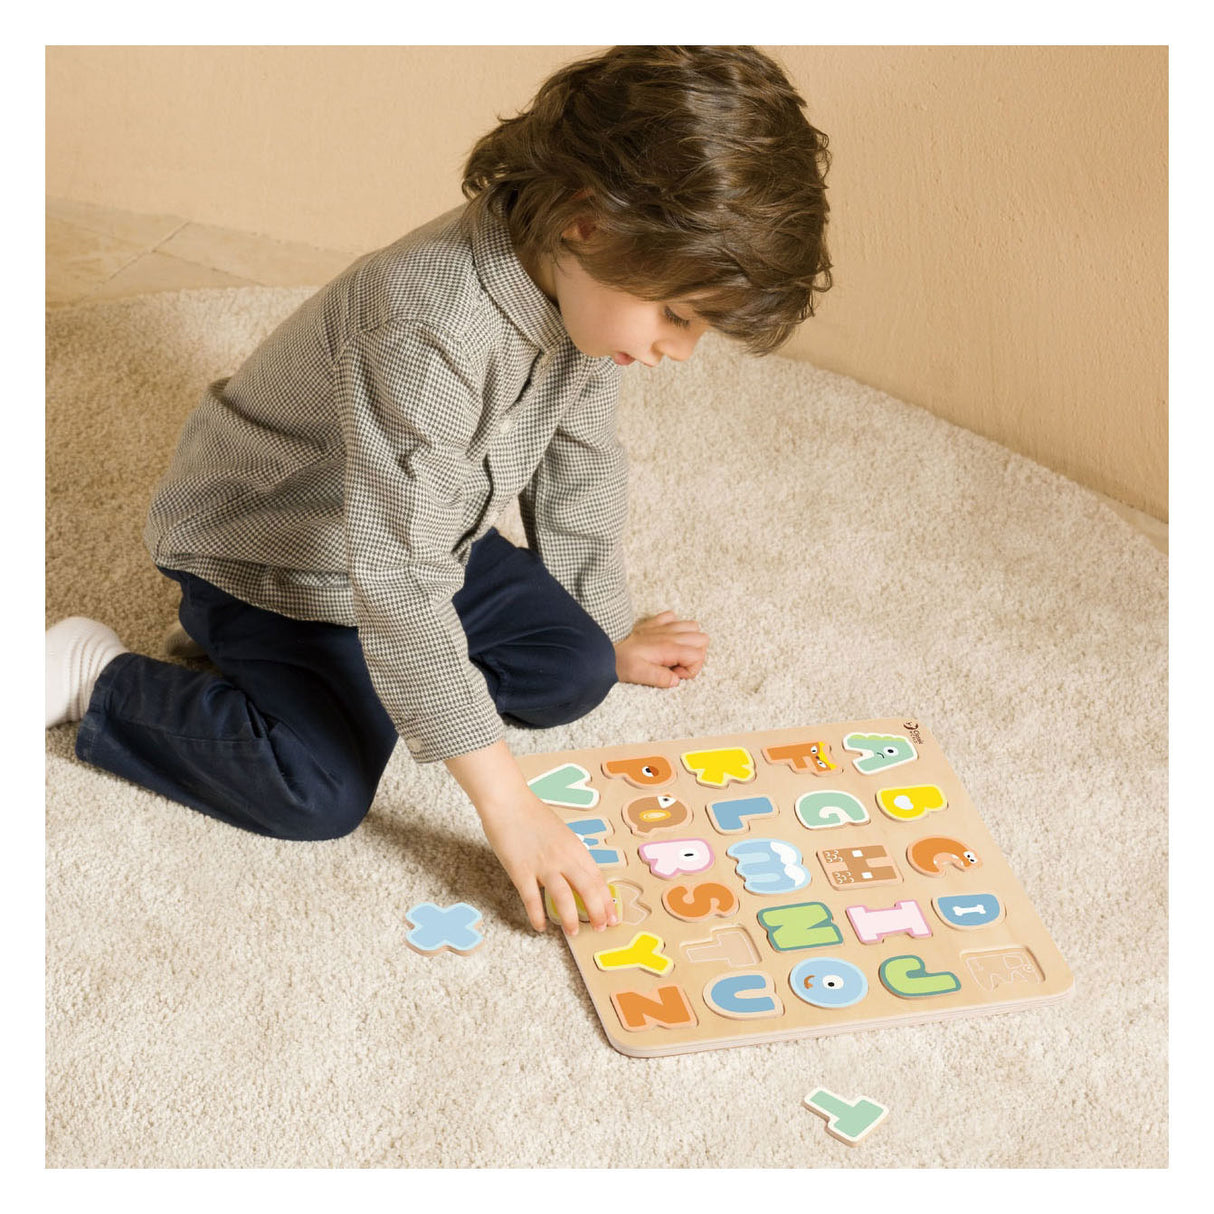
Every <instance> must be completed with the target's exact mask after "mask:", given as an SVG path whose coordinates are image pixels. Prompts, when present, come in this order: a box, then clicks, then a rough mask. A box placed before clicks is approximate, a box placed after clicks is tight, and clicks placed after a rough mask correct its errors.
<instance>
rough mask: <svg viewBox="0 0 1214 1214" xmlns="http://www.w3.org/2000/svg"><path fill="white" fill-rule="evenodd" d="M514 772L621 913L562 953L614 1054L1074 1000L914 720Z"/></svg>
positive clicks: (622, 750) (1042, 932) (663, 745)
mask: <svg viewBox="0 0 1214 1214" xmlns="http://www.w3.org/2000/svg"><path fill="white" fill-rule="evenodd" d="M519 763H520V766H521V767H522V769H523V773H524V775H525V776H526V777H527V779H528V782H529V783H530V785H531V787H532V789H533V791H535V792H536V794H537V795H538V796H539V797H540V798H541V799H542V800H544V801H546V802H547V803H548V804H549V805H551V806H552V808H553V809H554V810H555V811H556V812H557V813H558V814H559V815H560V816H561V818H562V820H564V821H565V822H566V824H567V825H568V826H569V827H570V829H572V830H574V831H575V832H577V833H578V834H579V835H580V836H581V838H582V840H583V842H584V843H585V844H586V846H587V847H588V849H589V850H590V852H591V854H592V855H594V857H595V859H596V861H597V862H598V863H600V864H601V865H602V866H603V872H604V876H605V877H606V878H607V880H608V882H609V883H610V884H611V886H612V888H613V892H614V894H615V896H616V902H617V907H618V908H619V910H620V912H621V914H622V917H623V919H622V922H621V923H620V924H619V925H617V926H616V927H614V928H609V929H608V930H607V931H605V932H593V931H588V930H583V931H579V932H578V934H577V935H576V936H568V935H567V936H566V940H567V941H568V944H569V947H570V949H571V951H572V953H573V956H574V959H575V960H576V962H577V965H578V968H579V970H580V972H581V975H582V978H583V980H584V981H585V983H586V988H587V990H588V992H589V994H590V998H591V1000H592V1002H593V1004H594V1007H595V1010H596V1011H597V1013H598V1016H599V1019H600V1021H601V1022H602V1025H603V1029H604V1031H605V1032H606V1034H607V1038H608V1040H609V1041H610V1042H611V1044H612V1045H613V1046H614V1047H615V1048H616V1049H617V1050H619V1051H620V1052H621V1053H624V1054H627V1055H630V1056H633V1057H655V1056H660V1055H666V1054H676V1053H687V1052H691V1051H695V1050H706V1049H719V1048H724V1047H727V1046H736V1045H747V1044H758V1043H762V1042H770V1041H782V1040H786V1039H790V1038H797V1037H811V1036H821V1035H824V1034H828V1033H839V1032H851V1031H855V1030H860V1029H872V1028H881V1027H886V1026H890V1027H893V1026H899V1025H908V1024H920V1023H924V1022H927V1021H932V1020H940V1019H945V1018H948V1017H954V1016H974V1015H984V1014H988V1013H994V1012H1008V1011H1017V1010H1021V1009H1026V1008H1030V1007H1034V1006H1040V1005H1042V1004H1047V1003H1052V1002H1056V1001H1058V1000H1060V999H1064V998H1066V997H1067V996H1068V995H1070V993H1071V991H1072V988H1073V979H1072V976H1071V973H1070V970H1069V969H1068V968H1067V965H1066V963H1065V961H1064V960H1063V959H1062V956H1061V954H1060V953H1059V952H1058V949H1057V948H1056V947H1055V945H1054V943H1053V941H1052V940H1051V939H1050V936H1049V934H1048V932H1047V931H1046V929H1045V927H1044V925H1043V924H1042V923H1041V920H1040V919H1039V918H1038V916H1037V914H1036V912H1035V911H1034V910H1033V907H1032V904H1031V903H1030V902H1029V900H1028V898H1027V896H1026V895H1025V893H1024V891H1023V889H1021V887H1020V885H1019V883H1018V882H1017V881H1016V878H1015V876H1014V875H1013V874H1012V872H1011V870H1010V868H1009V867H1008V865H1007V862H1006V860H1005V859H1004V857H1003V855H1002V853H1001V852H1000V851H999V848H998V847H997V846H996V845H995V841H994V839H993V838H992V837H991V835H990V832H989V831H988V830H987V829H986V827H985V826H984V825H983V823H982V820H981V819H980V818H979V816H978V814H977V812H976V810H975V809H974V806H973V805H972V803H971V802H970V800H969V797H968V796H967V795H966V792H965V790H964V788H963V787H962V785H961V782H960V780H959V779H958V778H957V776H956V774H955V773H954V772H953V770H952V768H951V767H950V766H949V765H948V763H947V761H946V760H945V758H944V755H943V753H942V752H941V750H940V747H939V746H938V744H937V743H936V741H935V739H934V738H933V737H932V735H931V733H930V732H929V731H928V729H927V728H926V727H924V726H923V725H921V724H919V723H918V722H917V721H916V720H914V719H913V718H909V717H907V718H903V719H901V720H899V719H881V720H869V721H852V722H844V723H840V724H833V725H822V726H810V727H806V728H796V729H780V730H768V731H763V732H759V733H751V734H742V735H737V734H735V735H728V736H721V737H709V738H686V739H679V740H675V741H667V742H647V743H636V744H632V745H628V746H612V747H604V748H600V749H595V750H579V751H565V752H560V753H556V754H546V755H529V756H522V757H520V759H519ZM861 819H862V820H861ZM580 909H582V910H583V912H584V908H580ZM549 910H550V917H552V918H553V919H554V920H555V915H554V914H552V908H551V907H549ZM583 917H584V915H583ZM748 944H749V947H747V945H748Z"/></svg>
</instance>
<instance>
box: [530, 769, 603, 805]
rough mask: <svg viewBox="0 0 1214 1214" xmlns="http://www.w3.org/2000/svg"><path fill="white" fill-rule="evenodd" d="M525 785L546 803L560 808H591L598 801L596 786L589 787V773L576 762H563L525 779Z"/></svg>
mask: <svg viewBox="0 0 1214 1214" xmlns="http://www.w3.org/2000/svg"><path fill="white" fill-rule="evenodd" d="M527 787H528V788H530V789H531V791H532V792H533V793H535V795H536V796H537V797H539V799H540V800H541V801H543V802H545V803H546V804H548V805H559V806H560V807H561V808H562V809H593V808H594V807H595V806H596V805H597V804H598V803H599V792H598V789H597V788H591V787H590V773H589V772H588V771H587V770H586V769H585V768H584V767H581V766H579V765H578V764H577V763H565V764H564V765H563V766H561V767H554V768H553V769H552V770H551V771H546V772H544V773H543V774H542V775H538V776H536V777H535V779H533V780H528V781H527Z"/></svg>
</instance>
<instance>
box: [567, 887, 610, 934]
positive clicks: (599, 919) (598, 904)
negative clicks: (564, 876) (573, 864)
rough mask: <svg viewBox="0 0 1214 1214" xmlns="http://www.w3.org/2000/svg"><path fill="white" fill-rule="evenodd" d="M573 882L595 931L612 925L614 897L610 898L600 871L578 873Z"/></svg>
mask: <svg viewBox="0 0 1214 1214" xmlns="http://www.w3.org/2000/svg"><path fill="white" fill-rule="evenodd" d="M575 883H576V885H577V892H578V894H579V896H580V897H581V899H582V905H583V906H585V908H586V913H587V914H588V915H589V916H590V926H591V927H593V928H594V929H595V931H602V930H603V929H604V928H605V927H610V926H613V925H612V923H611V920H612V919H613V918H614V917H615V899H613V898H612V896H611V891H610V890H609V889H608V888H607V882H606V880H605V879H604V877H603V875H602V873H599V872H593V873H584V874H581V873H580V874H578V877H577V880H576V882H575Z"/></svg>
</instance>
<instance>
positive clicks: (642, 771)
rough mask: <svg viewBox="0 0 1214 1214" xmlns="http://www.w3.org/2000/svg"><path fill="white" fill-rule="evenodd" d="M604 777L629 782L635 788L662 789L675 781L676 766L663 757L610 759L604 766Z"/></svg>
mask: <svg viewBox="0 0 1214 1214" xmlns="http://www.w3.org/2000/svg"><path fill="white" fill-rule="evenodd" d="M603 775H605V776H610V777H611V778H612V779H624V780H627V781H628V783H629V784H631V785H632V786H633V788H661V787H662V785H663V784H669V783H670V781H671V780H673V779H674V765H673V764H672V763H671V762H670V760H669V759H665V758H663V757H662V756H661V755H642V756H641V757H640V758H636V759H608V760H607V761H606V762H605V763H604V764H603Z"/></svg>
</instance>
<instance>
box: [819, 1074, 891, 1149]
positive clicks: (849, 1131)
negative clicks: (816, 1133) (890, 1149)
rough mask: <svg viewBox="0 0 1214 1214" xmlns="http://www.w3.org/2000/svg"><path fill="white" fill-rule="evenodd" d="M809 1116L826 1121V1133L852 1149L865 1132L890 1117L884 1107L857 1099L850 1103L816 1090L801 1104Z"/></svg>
mask: <svg viewBox="0 0 1214 1214" xmlns="http://www.w3.org/2000/svg"><path fill="white" fill-rule="evenodd" d="M801 1103H802V1104H804V1105H805V1107H806V1108H807V1109H809V1111H810V1112H811V1113H817V1114H818V1116H819V1117H825V1118H826V1132H827V1133H828V1134H829V1135H830V1136H831V1137H832V1138H837V1139H838V1140H839V1141H840V1142H843V1143H846V1144H847V1145H848V1146H849V1147H854V1146H855V1145H856V1143H858V1142H859V1141H860V1139H861V1138H863V1137H864V1136H865V1135H866V1134H867V1133H869V1132H870V1131H871V1130H874V1129H876V1128H877V1126H879V1125H880V1124H881V1123H882V1122H883V1121H884V1120H885V1118H886V1117H887V1116H888V1114H889V1109H887V1108H886V1107H885V1106H884V1105H883V1104H878V1103H877V1102H876V1101H875V1100H869V1099H868V1097H867V1096H857V1097H856V1099H855V1100H854V1101H853V1102H851V1103H849V1102H848V1101H846V1100H844V1099H843V1097H842V1096H836V1095H835V1094H834V1092H828V1091H827V1090H826V1089H825V1088H818V1090H817V1091H816V1092H810V1094H809V1095H808V1096H806V1097H805V1099H804V1100H803V1101H802V1102H801Z"/></svg>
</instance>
